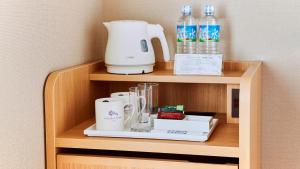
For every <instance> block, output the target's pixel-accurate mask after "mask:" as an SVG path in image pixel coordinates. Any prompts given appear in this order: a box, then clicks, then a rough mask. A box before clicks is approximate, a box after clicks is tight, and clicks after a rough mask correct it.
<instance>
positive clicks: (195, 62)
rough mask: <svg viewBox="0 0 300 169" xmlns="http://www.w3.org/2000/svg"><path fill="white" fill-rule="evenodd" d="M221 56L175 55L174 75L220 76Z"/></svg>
mask: <svg viewBox="0 0 300 169" xmlns="http://www.w3.org/2000/svg"><path fill="white" fill-rule="evenodd" d="M222 64H223V54H176V55H175V63H174V74H176V75H219V76H220V75H222Z"/></svg>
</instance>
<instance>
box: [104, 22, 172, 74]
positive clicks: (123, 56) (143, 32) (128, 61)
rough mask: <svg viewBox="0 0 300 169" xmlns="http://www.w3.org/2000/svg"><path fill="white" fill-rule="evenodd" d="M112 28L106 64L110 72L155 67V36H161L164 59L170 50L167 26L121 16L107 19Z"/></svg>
mask: <svg viewBox="0 0 300 169" xmlns="http://www.w3.org/2000/svg"><path fill="white" fill-rule="evenodd" d="M103 24H104V25H105V27H106V28H107V30H108V42H107V47H106V52H105V65H106V67H107V71H108V72H109V73H115V74H141V73H149V72H152V71H153V66H154V63H155V56H154V51H153V47H152V44H151V39H152V38H159V39H160V42H161V45H162V50H163V54H164V60H165V61H169V60H170V53H169V48H168V44H167V41H166V37H165V35H164V32H163V28H162V27H161V26H160V25H152V24H148V23H147V22H145V21H135V20H120V21H112V22H105V23H103Z"/></svg>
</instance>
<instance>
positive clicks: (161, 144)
mask: <svg viewBox="0 0 300 169" xmlns="http://www.w3.org/2000/svg"><path fill="white" fill-rule="evenodd" d="M93 123H95V122H94V120H92V119H90V120H88V121H85V122H83V123H81V124H80V125H78V126H76V127H74V128H72V129H71V130H69V131H67V132H65V133H63V134H61V135H59V136H58V137H57V138H56V147H58V148H83V149H98V150H119V151H137V152H153V153H175V154H190V155H206V156H221V157H239V134H238V133H239V127H238V124H219V125H218V126H217V128H216V130H215V131H214V133H213V134H212V136H211V137H210V139H209V140H208V141H207V142H203V143H202V142H190V141H171V140H153V139H132V138H108V137H87V136H84V135H83V130H84V129H86V128H87V127H89V126H90V125H92V124H93Z"/></svg>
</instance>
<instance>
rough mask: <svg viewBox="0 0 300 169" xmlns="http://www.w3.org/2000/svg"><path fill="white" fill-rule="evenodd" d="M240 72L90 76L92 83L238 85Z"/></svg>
mask: <svg viewBox="0 0 300 169" xmlns="http://www.w3.org/2000/svg"><path fill="white" fill-rule="evenodd" d="M243 73H244V72H242V71H224V73H223V75H222V76H199V75H197V76H183V75H174V74H173V70H166V69H157V70H155V71H154V72H153V73H149V74H142V75H118V74H110V73H107V72H106V70H104V69H103V70H98V71H96V72H93V73H91V74H90V80H92V81H118V82H124V81H127V82H171V83H220V84H239V83H240V80H241V76H242V75H243Z"/></svg>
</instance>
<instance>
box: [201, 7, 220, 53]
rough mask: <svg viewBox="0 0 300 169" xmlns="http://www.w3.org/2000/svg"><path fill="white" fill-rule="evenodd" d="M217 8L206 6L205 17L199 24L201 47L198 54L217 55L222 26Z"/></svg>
mask: <svg viewBox="0 0 300 169" xmlns="http://www.w3.org/2000/svg"><path fill="white" fill-rule="evenodd" d="M214 15H215V8H214V6H212V5H206V6H205V8H204V17H203V18H201V19H200V23H199V46H198V53H201V54H217V53H220V51H219V42H220V25H219V24H218V22H217V18H216V17H215V16H214Z"/></svg>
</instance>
